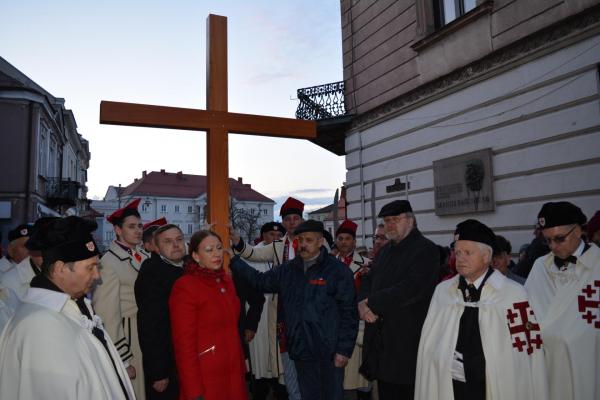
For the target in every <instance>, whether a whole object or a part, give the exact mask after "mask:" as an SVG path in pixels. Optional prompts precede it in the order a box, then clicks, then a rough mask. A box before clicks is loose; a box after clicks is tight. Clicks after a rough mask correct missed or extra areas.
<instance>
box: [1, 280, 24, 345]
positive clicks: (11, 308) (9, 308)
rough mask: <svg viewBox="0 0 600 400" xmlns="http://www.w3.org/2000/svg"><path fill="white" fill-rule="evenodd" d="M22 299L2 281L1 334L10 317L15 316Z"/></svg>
mask: <svg viewBox="0 0 600 400" xmlns="http://www.w3.org/2000/svg"><path fill="white" fill-rule="evenodd" d="M19 303H20V301H19V299H18V298H17V295H16V294H15V293H14V292H13V291H12V290H11V289H9V288H6V287H4V286H2V284H1V283H0V334H2V330H3V329H4V327H5V326H6V324H7V323H8V320H9V319H10V317H12V316H13V314H14V313H15V310H16V309H17V306H18V305H19Z"/></svg>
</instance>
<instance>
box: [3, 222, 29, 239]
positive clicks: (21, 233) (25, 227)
mask: <svg viewBox="0 0 600 400" xmlns="http://www.w3.org/2000/svg"><path fill="white" fill-rule="evenodd" d="M32 229H33V225H31V224H21V225H19V226H17V227H16V228H15V229H13V230H12V231H10V232H8V241H9V242H12V241H13V240H17V239H19V238H22V237H30V236H31V233H32Z"/></svg>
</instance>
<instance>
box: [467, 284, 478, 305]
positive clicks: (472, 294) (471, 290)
mask: <svg viewBox="0 0 600 400" xmlns="http://www.w3.org/2000/svg"><path fill="white" fill-rule="evenodd" d="M465 294H466V296H465V297H466V298H467V301H469V302H473V303H474V302H476V301H479V290H477V288H476V287H475V285H473V284H472V283H469V284H468V285H467V289H466V293H465Z"/></svg>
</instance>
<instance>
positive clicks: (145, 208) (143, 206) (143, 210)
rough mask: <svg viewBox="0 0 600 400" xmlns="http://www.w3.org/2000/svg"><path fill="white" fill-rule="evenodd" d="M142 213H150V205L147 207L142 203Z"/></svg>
mask: <svg viewBox="0 0 600 400" xmlns="http://www.w3.org/2000/svg"><path fill="white" fill-rule="evenodd" d="M142 212H144V213H146V212H148V205H146V203H142Z"/></svg>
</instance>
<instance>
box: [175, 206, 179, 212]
mask: <svg viewBox="0 0 600 400" xmlns="http://www.w3.org/2000/svg"><path fill="white" fill-rule="evenodd" d="M175 212H176V213H178V212H179V206H178V205H177V206H175Z"/></svg>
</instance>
